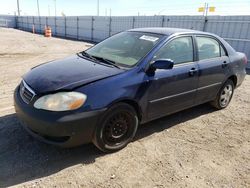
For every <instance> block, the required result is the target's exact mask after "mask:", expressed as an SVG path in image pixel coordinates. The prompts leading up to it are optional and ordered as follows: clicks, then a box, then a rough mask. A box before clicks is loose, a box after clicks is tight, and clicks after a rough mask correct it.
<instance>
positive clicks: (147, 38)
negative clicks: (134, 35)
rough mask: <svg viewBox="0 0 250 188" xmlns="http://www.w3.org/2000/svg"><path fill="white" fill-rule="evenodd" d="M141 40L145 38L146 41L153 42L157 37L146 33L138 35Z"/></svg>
mask: <svg viewBox="0 0 250 188" xmlns="http://www.w3.org/2000/svg"><path fill="white" fill-rule="evenodd" d="M140 39H141V40H147V41H151V42H155V41H157V40H158V39H159V38H157V37H152V36H147V35H142V36H141V37H140Z"/></svg>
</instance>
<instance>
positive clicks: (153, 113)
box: [147, 36, 198, 120]
mask: <svg viewBox="0 0 250 188" xmlns="http://www.w3.org/2000/svg"><path fill="white" fill-rule="evenodd" d="M193 52H194V48H193V40H192V37H191V36H181V37H178V38H174V39H172V40H171V41H169V42H167V44H166V45H164V46H163V47H162V48H161V49H160V50H159V51H158V52H156V54H155V56H154V58H153V61H155V60H157V59H171V60H173V61H174V67H173V69H170V70H156V71H155V72H154V73H153V74H147V76H148V80H149V89H148V108H147V112H148V119H149V120H151V119H155V118H159V117H161V116H164V115H167V114H170V113H173V112H176V111H179V110H182V109H185V108H188V107H190V106H193V105H194V99H195V95H196V89H197V84H198V74H197V73H198V65H197V63H196V62H194V55H193V54H194V53H193Z"/></svg>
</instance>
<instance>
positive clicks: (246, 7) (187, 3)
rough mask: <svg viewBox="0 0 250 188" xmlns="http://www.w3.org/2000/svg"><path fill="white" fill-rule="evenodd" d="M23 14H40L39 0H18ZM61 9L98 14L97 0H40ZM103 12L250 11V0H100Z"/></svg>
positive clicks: (45, 12) (43, 11)
mask: <svg viewBox="0 0 250 188" xmlns="http://www.w3.org/2000/svg"><path fill="white" fill-rule="evenodd" d="M19 2H20V10H21V15H38V10H37V0H19ZM55 2H56V7H57V16H59V15H61V14H62V12H63V13H64V14H65V15H67V16H72V15H78V16H80V15H97V0H56V1H55V0H39V7H40V15H42V16H49V14H50V15H51V16H54V15H55ZM99 2H100V6H99V12H100V15H101V16H105V15H109V14H110V9H111V14H112V15H113V16H128V15H129V16H130V15H138V14H139V15H199V14H200V15H201V14H202V13H199V12H198V7H201V6H204V4H205V2H208V3H209V6H214V7H216V9H215V10H216V11H215V12H214V13H209V14H210V15H250V0H99ZM15 11H17V0H0V14H14V12H15Z"/></svg>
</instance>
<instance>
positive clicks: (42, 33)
mask: <svg viewBox="0 0 250 188" xmlns="http://www.w3.org/2000/svg"><path fill="white" fill-rule="evenodd" d="M39 25H40V33H41V34H43V33H42V24H41V16H39Z"/></svg>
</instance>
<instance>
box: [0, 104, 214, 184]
mask: <svg viewBox="0 0 250 188" xmlns="http://www.w3.org/2000/svg"><path fill="white" fill-rule="evenodd" d="M213 111H214V109H213V108H212V107H210V106H209V105H206V104H205V105H200V106H198V107H194V108H191V109H188V110H185V111H182V112H179V113H176V114H173V115H170V116H166V117H164V118H161V119H158V120H155V121H152V122H150V123H147V124H144V125H141V126H140V127H139V129H138V132H137V135H136V138H135V140H139V139H142V138H144V137H147V136H149V135H151V134H153V133H155V132H160V131H163V130H165V129H168V128H170V127H172V126H175V125H177V124H179V123H181V122H184V121H187V120H190V119H193V118H196V117H199V116H200V115H204V114H208V113H210V112H213ZM103 155H104V154H103V153H102V152H100V151H99V150H98V149H96V147H95V146H94V145H92V144H88V145H83V146H81V147H77V148H72V149H63V148H58V147H54V146H51V145H47V144H44V143H41V142H39V141H37V140H36V139H34V138H32V137H31V136H29V135H28V134H27V133H26V131H25V130H24V129H23V128H22V127H21V126H20V124H19V121H18V119H17V117H16V115H15V114H11V115H6V116H3V117H0V169H1V173H0V187H7V186H13V185H17V184H20V183H24V182H26V181H31V180H34V179H37V178H42V177H46V176H49V175H51V174H54V173H56V172H58V171H60V170H62V169H65V168H67V167H70V166H73V165H88V164H91V163H94V162H95V159H96V158H98V157H101V156H103Z"/></svg>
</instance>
